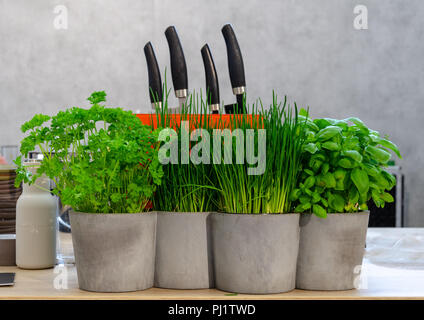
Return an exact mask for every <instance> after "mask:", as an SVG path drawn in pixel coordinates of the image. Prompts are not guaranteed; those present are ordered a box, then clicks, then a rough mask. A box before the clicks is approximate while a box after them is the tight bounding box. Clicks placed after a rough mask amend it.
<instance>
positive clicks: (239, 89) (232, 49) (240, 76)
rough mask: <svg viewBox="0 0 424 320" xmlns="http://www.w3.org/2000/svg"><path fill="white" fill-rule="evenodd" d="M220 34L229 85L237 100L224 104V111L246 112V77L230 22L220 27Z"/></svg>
mask: <svg viewBox="0 0 424 320" xmlns="http://www.w3.org/2000/svg"><path fill="white" fill-rule="evenodd" d="M221 31H222V34H223V36H224V39H225V44H226V46H227V57H228V70H229V73H230V80H231V86H232V88H233V94H234V95H235V96H236V99H237V102H236V103H235V104H230V105H226V106H225V111H226V113H246V110H245V106H244V103H243V102H244V101H243V100H245V91H246V78H245V75H244V64H243V57H242V55H241V51H240V46H239V44H238V41H237V38H236V35H235V33H234V30H233V28H232V27H231V25H230V24H226V25H225V26H224V27H223V28H222V30H221Z"/></svg>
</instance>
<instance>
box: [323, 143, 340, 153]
mask: <svg viewBox="0 0 424 320" xmlns="http://www.w3.org/2000/svg"><path fill="white" fill-rule="evenodd" d="M322 148H324V149H327V150H330V151H336V150H339V149H340V145H339V144H338V143H337V142H332V141H326V142H324V143H323V144H322Z"/></svg>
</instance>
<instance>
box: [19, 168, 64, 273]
mask: <svg viewBox="0 0 424 320" xmlns="http://www.w3.org/2000/svg"><path fill="white" fill-rule="evenodd" d="M24 165H25V166H27V168H28V170H29V171H31V172H32V173H33V174H35V173H36V171H37V166H39V162H37V161H30V162H25V163H24ZM57 210H58V205H57V198H56V197H55V196H53V195H52V194H51V193H50V180H49V179H48V178H47V177H45V176H42V177H40V178H38V179H37V181H36V182H35V184H32V185H28V184H23V191H22V194H21V196H20V197H19V199H18V202H17V203H16V265H17V266H18V267H19V268H23V269H45V268H51V267H53V266H54V265H55V264H56V238H57Z"/></svg>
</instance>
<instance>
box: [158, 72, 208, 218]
mask: <svg viewBox="0 0 424 320" xmlns="http://www.w3.org/2000/svg"><path fill="white" fill-rule="evenodd" d="M163 92H164V97H163V108H162V109H158V110H156V115H152V116H153V117H155V116H156V117H157V120H158V121H157V123H158V126H160V127H162V128H172V129H174V130H175V131H176V132H177V135H178V146H181V140H182V129H183V128H181V122H182V121H190V126H191V127H194V128H203V129H204V130H209V124H208V117H207V114H208V111H207V106H206V104H205V103H204V99H203V97H202V95H200V96H199V95H196V94H191V95H190V96H189V98H188V99H187V102H186V104H185V105H184V106H183V108H182V110H181V113H180V120H181V122H179V121H176V122H175V123H174V122H173V121H172V117H170V113H169V111H168V107H169V103H168V97H169V92H168V90H167V86H166V80H165V84H164V90H163ZM191 114H198V115H199V117H192V116H190V115H191ZM163 171H164V176H163V183H162V184H161V186H160V187H159V188H158V190H157V192H156V194H155V197H154V207H155V210H158V211H170V212H174V211H175V212H208V211H214V210H216V207H215V203H216V200H215V198H216V193H215V190H214V188H213V185H214V182H213V179H214V178H213V168H212V166H211V165H210V164H203V163H200V164H197V165H196V164H194V163H192V162H191V161H189V162H188V163H187V164H185V163H181V154H179V161H178V163H177V164H172V163H168V164H166V165H163Z"/></svg>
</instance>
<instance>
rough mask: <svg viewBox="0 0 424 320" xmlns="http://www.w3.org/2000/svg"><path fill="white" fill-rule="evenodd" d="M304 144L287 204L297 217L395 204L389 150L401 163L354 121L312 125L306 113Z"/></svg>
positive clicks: (391, 146) (377, 137)
mask: <svg viewBox="0 0 424 320" xmlns="http://www.w3.org/2000/svg"><path fill="white" fill-rule="evenodd" d="M299 117H300V118H301V119H303V121H304V123H305V124H306V126H305V132H306V141H305V144H304V146H303V150H304V157H303V161H302V173H301V176H300V179H299V181H298V184H297V187H296V189H294V190H293V192H292V193H291V197H290V199H291V200H292V201H294V202H295V204H296V207H295V212H312V213H314V214H315V215H317V216H318V217H323V218H324V217H326V216H327V213H335V212H339V213H343V212H357V211H362V210H367V209H368V207H367V202H368V201H369V200H371V199H372V200H373V201H374V203H375V204H376V206H377V207H384V205H385V203H386V202H393V197H392V196H391V195H390V194H389V193H387V192H386V191H388V190H390V189H391V188H392V187H393V186H394V185H395V184H396V180H395V178H394V177H393V175H392V174H390V173H389V172H387V171H386V170H385V169H384V168H385V167H386V165H387V163H388V161H389V160H390V159H391V154H390V152H389V150H391V151H393V152H394V153H395V154H396V155H397V156H398V157H401V155H400V153H399V150H398V148H397V146H396V145H395V144H394V143H393V142H391V141H389V140H387V139H385V138H382V137H381V136H380V134H379V133H378V132H377V131H374V130H371V129H369V128H368V127H367V126H366V125H365V124H364V123H363V122H362V121H361V120H359V119H358V118H347V119H344V120H335V119H328V118H322V119H315V120H311V119H310V118H308V116H307V112H306V111H305V110H302V111H301V115H300V116H299Z"/></svg>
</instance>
